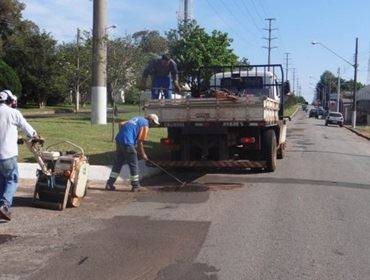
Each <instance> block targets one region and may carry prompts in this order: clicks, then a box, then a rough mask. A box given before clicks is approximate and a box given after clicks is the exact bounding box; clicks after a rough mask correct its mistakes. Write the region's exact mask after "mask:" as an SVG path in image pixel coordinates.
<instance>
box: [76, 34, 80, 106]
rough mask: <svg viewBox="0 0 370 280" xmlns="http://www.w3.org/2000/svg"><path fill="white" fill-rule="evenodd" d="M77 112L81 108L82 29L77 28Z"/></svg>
mask: <svg viewBox="0 0 370 280" xmlns="http://www.w3.org/2000/svg"><path fill="white" fill-rule="evenodd" d="M76 66H77V67H76V68H77V80H76V113H78V111H79V110H80V29H79V28H77V65H76Z"/></svg>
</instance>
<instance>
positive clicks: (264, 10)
mask: <svg viewBox="0 0 370 280" xmlns="http://www.w3.org/2000/svg"><path fill="white" fill-rule="evenodd" d="M257 3H258V4H259V5H260V7H261V8H262V11H263V14H264V15H265V17H267V12H266V8H265V7H264V5H263V1H262V0H259V1H257Z"/></svg>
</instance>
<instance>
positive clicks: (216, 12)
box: [206, 0, 257, 47]
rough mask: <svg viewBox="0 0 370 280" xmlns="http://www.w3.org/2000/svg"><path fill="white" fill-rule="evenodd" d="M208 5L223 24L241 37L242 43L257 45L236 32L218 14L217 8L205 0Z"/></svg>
mask: <svg viewBox="0 0 370 280" xmlns="http://www.w3.org/2000/svg"><path fill="white" fill-rule="evenodd" d="M206 1H207V3H208V5H209V6H210V7H211V9H212V10H213V11H214V13H215V15H216V16H217V17H218V18H219V19H220V20H221V21H222V22H223V23H224V24H225V25H227V26H228V27H229V29H230V30H231V31H232V32H233V33H234V34H235V35H237V36H238V37H239V38H241V39H242V41H244V43H246V44H247V45H248V46H250V45H252V46H255V47H257V46H256V45H255V44H253V43H251V42H249V41H248V40H245V38H243V36H241V34H240V33H239V32H237V31H236V30H235V29H234V28H233V27H232V26H231V25H230V24H229V23H228V22H227V21H225V20H224V18H223V17H222V16H221V15H220V14H219V12H218V11H217V9H216V8H215V7H214V6H213V5H212V4H211V2H210V1H209V0H206Z"/></svg>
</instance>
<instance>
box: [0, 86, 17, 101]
mask: <svg viewBox="0 0 370 280" xmlns="http://www.w3.org/2000/svg"><path fill="white" fill-rule="evenodd" d="M2 92H5V93H6V94H7V95H8V97H9V98H10V99H11V100H15V101H16V100H17V96H15V95H14V94H13V93H12V92H11V91H10V90H9V89H4V90H3V91H2Z"/></svg>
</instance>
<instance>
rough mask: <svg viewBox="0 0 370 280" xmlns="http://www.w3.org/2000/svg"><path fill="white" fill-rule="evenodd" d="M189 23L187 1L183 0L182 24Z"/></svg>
mask: <svg viewBox="0 0 370 280" xmlns="http://www.w3.org/2000/svg"><path fill="white" fill-rule="evenodd" d="M188 21H189V0H184V23H185V24H187V23H188Z"/></svg>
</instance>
